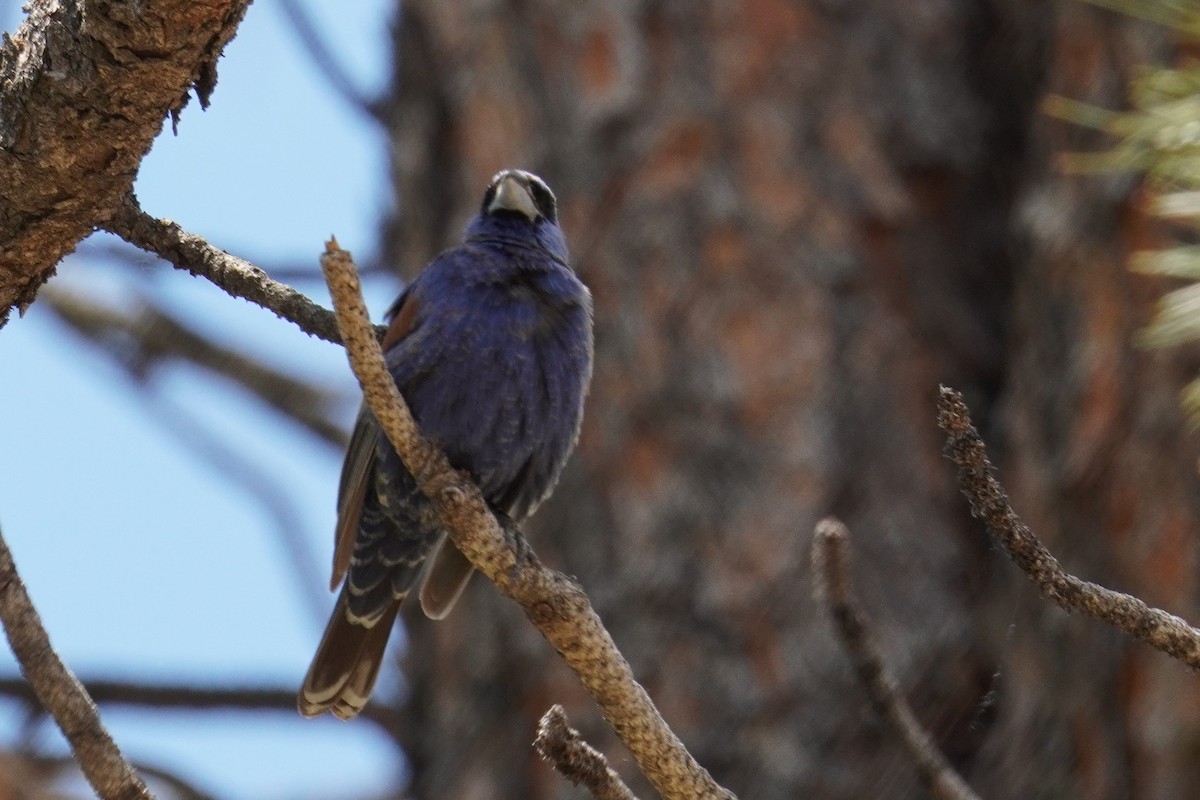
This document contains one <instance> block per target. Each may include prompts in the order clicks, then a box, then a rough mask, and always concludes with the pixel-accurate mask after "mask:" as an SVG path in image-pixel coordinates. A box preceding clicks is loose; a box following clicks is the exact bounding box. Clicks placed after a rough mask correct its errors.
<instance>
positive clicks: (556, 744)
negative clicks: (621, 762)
mask: <svg viewBox="0 0 1200 800" xmlns="http://www.w3.org/2000/svg"><path fill="white" fill-rule="evenodd" d="M533 746H534V748H535V749H536V750H537V751H538V755H540V756H541V757H542V758H543V759H545V760H546V761H548V762H550V763H551V764H552V765H553V766H554V768H555V769H556V770H558V771H559V773H560V774H561V775H562V776H563V777H564V778H566V779H567V780H569V781H570V782H571V783H573V784H575V785H576V786H578V785H579V784H581V783H582V784H583V785H584V786H586V787H587V788H588V791H590V792H591V793H592V796H593V797H595V798H596V800H637V798H636V797H635V796H634V794H633V792H631V791H629V787H628V786H626V785H625V783H624V781H622V780H621V776H619V775H617V773H615V772H613V770H612V769H611V768H610V767H609V766H608V761H607V760H606V759H605V758H604V756H603V755H602V754H601V753H600V752H599V751H598V750H596V749H595V748H594V747H592V746H591V745H590V744H588V743H587V742H585V741H584V740H583V739H582V738H581V737H580V736H579V731H577V730H575V729H574V728H572V727H571V725H570V722H569V721H568V720H567V712H566V711H564V710H563V707H562V706H560V705H553V706H550V710H549V711H547V712H546V713H545V714H544V715H543V716H542V721H541V722H539V723H538V732H537V738H536V739H534V740H533Z"/></svg>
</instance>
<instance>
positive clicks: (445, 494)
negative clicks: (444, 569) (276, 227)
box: [321, 241, 733, 800]
mask: <svg viewBox="0 0 1200 800" xmlns="http://www.w3.org/2000/svg"><path fill="white" fill-rule="evenodd" d="M321 268H322V270H324V272H325V280H326V281H327V282H328V284H329V288H330V293H331V294H332V295H333V304H334V310H335V311H336V313H337V318H338V326H339V328H340V329H341V332H342V337H343V339H344V341H345V342H346V343H347V344H346V351H347V354H348V355H349V358H350V364H351V366H352V367H353V368H354V372H355V375H356V376H357V377H358V380H359V382H360V383H361V384H362V387H363V394H364V396H365V398H366V401H367V403H368V404H369V405H370V408H371V411H372V412H373V413H374V414H375V417H376V418H377V419H378V421H379V423H380V425H381V427H382V428H383V430H384V431H385V432H386V433H387V436H388V439H389V440H390V441H391V443H392V445H393V446H394V447H395V448H396V451H397V452H398V453H399V454H400V457H401V458H402V459H403V461H404V464H405V466H407V467H408V469H409V471H410V472H411V473H412V474H413V475H418V476H421V477H420V478H419V483H420V487H421V491H422V492H424V493H425V495H426V496H427V497H429V499H430V501H431V502H432V504H433V506H434V508H435V510H436V511H437V513H438V516H439V519H440V520H441V523H442V526H443V527H444V528H445V530H446V531H447V533H449V535H450V537H451V539H452V540H453V542H454V544H455V546H457V547H458V549H459V550H461V551H462V552H463V554H464V555H465V556H466V557H467V558H468V559H469V560H470V562H471V564H472V565H473V566H474V567H475V568H476V569H478V570H479V571H480V572H482V573H483V574H484V575H486V576H487V577H488V578H489V579H490V580H491V581H492V582H493V583H494V584H495V585H496V587H497V588H498V589H499V590H500V591H501V592H502V593H503V594H505V595H506V596H507V597H509V598H511V599H512V600H515V601H516V602H517V603H519V604H520V605H521V607H522V608H523V609H524V610H525V614H526V616H527V617H529V619H530V621H531V622H533V624H534V625H535V626H536V627H537V629H538V630H540V631H541V632H542V635H544V636H545V637H546V638H547V639H548V640H549V641H550V643H551V645H553V646H554V649H555V650H557V651H558V652H559V654H560V655H562V657H563V659H564V660H565V661H566V662H567V664H568V665H570V667H571V668H572V669H573V670H574V671H575V673H576V675H578V676H579V679H580V681H581V682H582V683H583V685H584V687H585V688H586V689H587V690H588V691H589V692H590V693H591V695H592V697H593V698H595V700H596V702H597V704H598V705H599V706H600V710H601V712H602V713H603V714H604V716H605V718H606V719H607V720H608V721H609V724H611V725H612V727H613V729H614V730H615V731H616V732H617V735H618V736H620V737H621V739H622V741H624V742H625V744H626V746H627V747H628V748H629V750H630V752H631V753H632V754H633V757H634V758H635V759H636V760H637V762H638V766H639V767H641V769H642V771H643V772H644V773H645V774H646V777H647V778H649V779H650V782H651V783H652V784H653V785H654V787H655V788H656V789H657V790H658V791H659V793H660V794H662V795H663V797H665V798H680V800H683V798H687V800H693V798H732V797H733V794H732V793H731V792H729V791H728V790H726V789H722V788H721V787H720V786H718V785H717V783H716V782H715V781H714V780H713V779H712V776H711V775H709V774H708V771H707V770H705V769H704V768H703V767H701V766H700V765H699V764H697V763H696V761H695V759H694V758H692V756H691V754H690V753H688V751H687V749H686V748H685V747H684V746H683V743H682V742H680V741H679V739H678V737H676V736H675V734H674V733H673V732H672V731H671V729H670V728H669V727H668V726H667V724H666V722H664V721H663V719H662V717H661V716H660V715H659V713H658V710H657V709H656V708H655V707H654V703H653V701H651V699H650V696H649V695H647V694H646V690H645V689H643V688H642V687H641V686H640V685H639V684H638V683H637V681H636V680H634V678H633V673H632V671H631V670H630V668H629V664H628V663H627V662H626V661H625V658H624V656H622V655H621V653H620V651H619V650H617V647H616V644H614V642H613V640H612V637H611V636H610V635H609V633H608V631H607V630H605V628H604V625H603V623H601V622H600V618H599V617H598V616H597V615H596V612H595V610H593V609H592V606H591V603H590V602H589V601H588V598H587V595H585V594H584V592H583V590H582V589H581V588H580V587H579V585H578V584H576V583H575V582H574V581H572V580H571V579H570V578H568V577H567V576H565V575H563V574H561V573H559V572H555V571H554V570H551V569H548V568H546V567H545V566H544V565H543V564H542V563H541V562H539V561H538V559H537V557H536V555H534V553H533V551H532V550H531V549H530V547H529V545H528V543H527V542H526V541H525V538H524V537H523V536H522V535H521V533H520V531H518V530H516V529H515V527H509V528H507V529H501V527H500V525H499V523H498V521H497V519H496V517H495V516H494V515H493V514H492V513H491V511H489V510H488V507H487V504H486V503H485V502H484V500H483V497H482V496H481V495H480V493H479V489H478V488H477V487H476V486H474V485H473V484H472V483H471V482H470V481H469V480H466V479H464V477H463V476H462V475H460V474H459V473H458V471H457V470H455V469H454V468H452V467H451V466H450V464H449V463H448V462H447V461H446V457H445V455H443V454H442V453H440V452H438V451H437V450H436V448H434V447H433V446H432V445H430V444H429V443H428V442H427V441H425V440H424V439H423V438H422V436H421V434H420V432H419V431H418V430H417V426H416V423H415V422H414V421H413V418H412V415H411V414H410V413H409V410H408V407H407V405H406V404H405V402H404V399H403V398H402V397H401V396H400V393H399V391H398V390H397V389H396V384H395V383H394V382H393V381H392V378H391V376H390V375H389V374H388V370H387V366H386V364H385V363H384V360H383V353H382V351H381V350H380V348H379V342H378V341H377V339H376V338H375V336H374V331H373V329H372V327H371V324H370V319H369V317H368V316H367V310H366V306H365V304H364V303H363V299H362V291H361V289H360V287H359V282H358V277H357V275H356V274H355V270H354V262H353V260H352V259H351V257H350V254H349V253H347V252H346V251H344V250H342V249H341V248H339V247H338V246H337V242H336V241H331V242H329V243H328V244H327V245H326V252H325V255H324V256H322V258H321Z"/></svg>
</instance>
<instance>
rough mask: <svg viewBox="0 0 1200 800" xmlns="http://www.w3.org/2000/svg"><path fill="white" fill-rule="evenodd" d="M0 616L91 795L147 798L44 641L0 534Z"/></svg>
mask: <svg viewBox="0 0 1200 800" xmlns="http://www.w3.org/2000/svg"><path fill="white" fill-rule="evenodd" d="M0 621H2V622H3V623H4V632H5V634H6V635H7V636H8V644H9V646H10V647H12V651H13V655H15V656H16V657H17V663H19V664H20V665H21V674H23V675H24V676H25V679H26V680H28V681H29V684H30V685H31V686H32V687H33V692H34V694H35V695H37V699H38V702H39V703H41V705H42V707H43V708H45V709H46V710H47V711H49V712H50V715H51V716H52V717H53V718H54V721H55V722H56V723H57V724H58V727H59V729H60V730H61V731H62V732H63V736H65V737H66V739H67V742H68V743H69V744H70V745H71V751H72V752H73V753H74V754H75V759H76V760H77V761H78V762H79V767H80V769H82V770H83V774H84V776H85V777H86V778H87V781H88V783H89V784H91V787H92V789H93V790H95V792H96V794H98V795H99V796H100V797H102V798H105V800H135V798H149V797H151V794H150V792H149V791H148V790H147V789H146V784H145V783H143V782H142V779H141V778H139V777H138V776H137V773H135V772H134V771H133V768H132V767H130V765H129V762H127V761H126V760H125V758H124V756H122V755H121V751H120V749H118V747H117V744H116V742H114V741H113V740H112V737H111V736H109V734H108V731H106V730H105V729H104V726H103V725H102V724H101V722H100V712H98V711H97V710H96V706H95V704H94V703H93V702H92V700H91V698H90V697H88V695H87V692H85V691H84V689H83V687H82V686H81V685H80V684H79V681H78V680H76V678H75V676H74V675H73V674H71V670H69V669H68V668H67V666H66V665H65V664H63V662H62V661H61V660H60V659H59V657H58V654H57V653H55V652H54V648H53V647H52V646H51V645H50V637H49V636H47V635H46V629H45V628H43V627H42V621H41V619H40V618H39V617H38V613H37V610H36V609H35V608H34V607H33V602H32V601H31V600H30V599H29V594H28V593H27V592H26V591H25V584H24V583H23V582H22V581H21V576H20V575H18V574H17V565H16V564H15V563H14V562H13V557H12V553H11V552H9V549H8V545H7V543H5V541H4V537H3V536H2V535H0Z"/></svg>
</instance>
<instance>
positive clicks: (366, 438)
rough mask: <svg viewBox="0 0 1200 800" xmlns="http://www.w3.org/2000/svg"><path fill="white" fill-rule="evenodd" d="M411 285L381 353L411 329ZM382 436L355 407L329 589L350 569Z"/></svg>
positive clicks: (413, 301) (397, 306) (367, 415)
mask: <svg viewBox="0 0 1200 800" xmlns="http://www.w3.org/2000/svg"><path fill="white" fill-rule="evenodd" d="M411 288H412V287H411V286H410V287H409V290H406V291H405V292H404V293H403V294H401V295H400V297H399V298H398V299H397V300H396V303H395V304H394V305H393V306H392V308H391V310H390V312H389V313H390V314H391V317H392V321H391V323H390V324H389V325H388V330H387V333H386V334H385V335H384V337H383V342H382V343H381V346H382V347H383V349H384V351H385V352H386V351H387V350H388V349H389V348H391V347H393V346H394V345H396V344H397V343H398V342H399V341H400V340H401V339H403V338H404V337H405V336H407V335H408V333H409V331H411V330H412V328H413V324H414V322H415V320H416V317H417V307H418V303H417V301H416V299H415V298H414V297H413V294H412V292H411ZM382 435H383V433H382V431H380V429H379V423H378V422H376V420H375V415H374V414H372V413H371V409H369V408H367V406H366V404H365V403H364V404H363V406H362V408H360V409H359V412H358V421H357V422H355V423H354V432H353V433H352V434H351V435H350V446H349V447H348V448H347V449H346V460H345V461H343V462H342V477H341V481H340V482H339V483H338V519H337V528H336V531H335V534H334V547H333V575H332V577H330V579H329V588H330V590H331V591H332V590H334V589H336V588H337V587H338V585H339V584H341V582H342V579H343V578H345V577H346V571H347V570H349V569H350V557H351V556H352V555H353V554H354V540H355V539H356V538H357V537H358V523H359V517H360V515H361V514H362V506H363V500H364V499H365V498H366V495H367V487H368V486H369V485H370V483H371V474H372V472H373V471H374V467H375V449H376V447H377V446H378V445H379V437H380V436H382Z"/></svg>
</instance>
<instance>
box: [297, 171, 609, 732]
mask: <svg viewBox="0 0 1200 800" xmlns="http://www.w3.org/2000/svg"><path fill="white" fill-rule="evenodd" d="M384 346H385V351H386V358H387V364H388V368H389V370H390V371H391V373H392V377H393V378H394V379H395V381H396V384H397V386H398V387H399V388H400V391H401V393H402V394H403V395H404V398H405V400H406V401H407V402H408V404H409V407H410V408H411V409H412V411H413V415H414V416H415V417H416V420H417V423H418V424H419V425H420V427H421V430H422V432H423V433H424V434H425V435H426V436H427V437H429V438H430V439H431V440H432V441H434V442H436V443H437V444H438V445H439V446H440V447H441V448H442V449H443V450H444V451H445V453H446V456H447V458H448V459H449V461H450V463H451V464H452V465H454V466H455V467H456V468H458V469H464V470H467V471H468V472H469V473H470V474H471V475H472V476H473V477H474V479H475V480H476V482H477V483H478V484H479V487H480V489H481V490H482V492H483V496H484V497H485V499H487V501H488V502H489V504H491V506H492V507H493V509H495V510H496V511H498V512H500V513H503V514H505V515H507V516H508V517H510V518H512V519H513V520H515V521H517V522H520V521H521V520H523V519H525V518H526V517H527V516H528V515H529V514H531V513H532V512H533V511H534V509H535V508H536V507H537V505H538V504H539V503H540V502H541V501H542V500H544V499H545V497H546V496H547V495H548V494H549V492H550V490H551V489H552V488H553V487H554V484H555V483H556V482H557V481H558V478H559V475H560V474H561V472H562V469H563V466H564V464H565V463H566V460H567V457H568V456H569V455H570V452H571V449H572V448H573V446H574V444H575V440H576V438H577V437H578V434H579V425H580V420H581V419H582V414H583V402H584V397H585V395H586V393H587V388H588V383H589V381H590V379H591V371H592V305H591V296H590V295H589V293H588V291H587V288H586V287H584V285H583V284H582V283H581V282H580V281H579V279H578V278H577V277H576V276H575V274H574V273H573V272H572V271H571V269H570V267H569V266H568V261H567V247H566V241H565V239H564V238H563V234H562V230H561V229H560V228H559V226H558V223H557V209H556V207H555V200H554V196H553V195H552V194H551V193H550V190H549V189H548V188H546V186H545V184H544V183H542V182H541V180H540V179H538V178H537V177H536V176H533V175H531V174H529V173H526V172H522V171H519V170H506V171H504V172H501V173H500V174H498V175H497V176H496V177H495V178H494V179H493V181H492V183H491V185H490V186H489V187H488V190H487V193H486V194H485V196H484V202H483V206H482V208H481V211H480V213H479V214H478V215H477V216H476V217H475V218H474V219H473V220H472V221H471V223H470V224H469V225H468V227H467V230H466V234H465V237H464V241H463V243H462V244H461V245H459V246H458V247H455V248H453V249H451V250H448V251H446V252H445V253H442V254H441V255H440V256H438V257H437V258H436V259H434V261H433V262H432V263H430V264H429V266H428V267H426V269H425V270H424V272H422V273H421V275H419V276H418V277H417V279H416V280H414V281H413V283H412V284H411V285H410V286H409V287H408V289H407V290H406V291H405V292H404V293H403V294H402V295H401V296H400V298H399V299H398V300H397V301H396V304H395V305H394V306H393V311H392V322H391V325H390V327H389V332H388V335H387V337H386V338H385V340H384ZM443 539H444V534H443V532H442V531H441V529H440V527H439V526H438V524H437V520H436V519H435V518H434V515H433V512H432V510H431V508H430V505H429V503H428V501H427V500H426V499H425V497H424V496H423V495H422V494H421V493H420V492H419V491H418V490H417V488H416V481H415V480H414V479H413V477H412V475H410V474H409V473H408V471H407V470H406V469H405V468H404V466H403V464H402V463H401V461H400V459H399V457H398V456H397V455H396V453H395V451H394V450H393V449H392V447H391V445H390V444H389V443H388V442H387V441H386V439H385V437H383V436H382V434H381V433H380V431H379V430H378V425H377V423H376V422H375V420H374V418H373V417H372V416H371V414H370V412H369V411H368V410H365V409H364V411H363V412H362V413H361V414H360V416H359V421H358V424H357V425H356V427H355V432H354V436H353V438H352V442H351V446H350V448H349V451H348V452H347V456H346V462H345V466H344V467H343V474H342V483H341V487H340V490H339V523H338V546H337V550H336V553H335V562H334V580H335V582H336V581H338V580H340V577H341V574H342V573H343V572H345V573H348V574H347V580H346V583H345V585H344V587H343V590H342V595H341V597H340V599H339V603H338V606H337V608H336V609H335V610H334V613H333V618H332V619H331V620H330V624H329V627H328V628H327V629H326V633H325V636H324V638H323V640H322V643H321V647H320V649H319V650H318V652H317V655H316V657H315V658H314V660H313V665H312V667H311V668H310V669H309V673H308V677H307V678H306V679H305V684H304V687H303V688H302V690H301V695H300V703H299V705H300V710H301V712H303V713H305V714H306V715H314V714H319V713H321V712H322V711H325V710H327V709H328V710H332V711H333V712H334V713H335V714H336V715H338V716H340V717H343V718H347V717H351V716H354V715H355V714H357V713H358V711H360V710H361V709H362V707H363V705H365V703H366V700H367V697H368V696H369V694H370V690H371V686H372V684H373V683H374V680H375V676H376V674H377V671H378V664H379V660H380V659H381V658H382V655H383V649H384V647H385V645H386V642H387V634H388V632H389V631H390V628H391V626H392V623H393V620H394V619H395V615H396V611H397V609H398V608H399V604H400V601H401V600H402V599H403V598H404V596H405V595H406V594H407V593H408V592H409V590H410V589H411V588H412V586H413V585H414V583H415V581H416V579H417V578H418V577H420V576H421V575H422V574H424V575H425V576H426V578H425V585H424V587H423V589H422V596H421V600H422V605H423V607H424V608H425V610H426V612H427V613H428V614H429V615H430V616H434V617H441V616H444V615H445V614H446V613H447V612H448V611H449V608H450V606H452V605H453V603H454V601H455V599H456V598H457V597H458V593H459V592H460V591H461V590H462V587H463V586H464V585H465V583H466V579H467V578H468V577H469V576H470V567H469V565H468V564H467V563H466V561H465V559H463V558H462V556H461V555H460V554H459V553H458V552H457V550H455V549H454V548H453V545H451V544H449V543H445V544H444V545H443V543H442V540H443ZM438 548H440V549H438ZM434 553H436V563H434V564H433V565H427V564H426V560H427V558H428V557H429V556H430V555H431V554H434Z"/></svg>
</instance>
